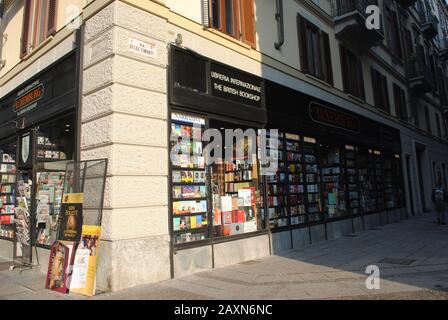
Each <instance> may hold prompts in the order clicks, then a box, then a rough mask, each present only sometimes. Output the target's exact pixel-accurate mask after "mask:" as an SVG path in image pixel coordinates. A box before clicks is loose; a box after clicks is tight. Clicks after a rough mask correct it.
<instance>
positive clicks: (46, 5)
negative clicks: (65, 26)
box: [21, 0, 57, 57]
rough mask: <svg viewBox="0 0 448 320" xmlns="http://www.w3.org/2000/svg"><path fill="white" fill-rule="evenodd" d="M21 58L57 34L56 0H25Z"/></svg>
mask: <svg viewBox="0 0 448 320" xmlns="http://www.w3.org/2000/svg"><path fill="white" fill-rule="evenodd" d="M24 3H25V6H24V16H23V28H22V44H21V56H22V57H23V56H25V55H27V54H28V53H29V52H30V51H31V50H33V49H35V48H36V47H38V46H39V44H41V43H42V42H44V41H45V40H46V39H47V38H48V37H50V36H51V35H53V34H54V33H55V32H56V21H57V20H56V13H57V1H56V0H25V1H24Z"/></svg>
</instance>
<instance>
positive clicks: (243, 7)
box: [209, 0, 256, 49]
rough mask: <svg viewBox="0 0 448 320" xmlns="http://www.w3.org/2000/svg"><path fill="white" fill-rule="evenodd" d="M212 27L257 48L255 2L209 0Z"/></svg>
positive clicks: (246, 0) (251, 0)
mask: <svg viewBox="0 0 448 320" xmlns="http://www.w3.org/2000/svg"><path fill="white" fill-rule="evenodd" d="M209 7H210V13H209V15H210V26H211V27H212V28H214V29H217V30H219V31H221V32H223V33H225V34H228V35H229V36H231V37H233V38H235V39H237V40H240V41H242V42H244V43H246V44H247V45H250V46H251V47H252V48H254V49H255V48H256V37H255V15H254V0H209Z"/></svg>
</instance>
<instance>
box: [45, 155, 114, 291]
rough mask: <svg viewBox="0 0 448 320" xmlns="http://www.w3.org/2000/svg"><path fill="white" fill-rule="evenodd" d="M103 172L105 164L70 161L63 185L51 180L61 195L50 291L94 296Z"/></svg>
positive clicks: (52, 258)
mask: <svg viewBox="0 0 448 320" xmlns="http://www.w3.org/2000/svg"><path fill="white" fill-rule="evenodd" d="M106 170H107V160H89V161H81V162H73V161H71V162H68V163H67V165H66V170H65V173H64V175H63V177H64V178H63V181H62V183H60V181H59V180H54V182H55V183H56V184H57V185H58V186H62V194H61V201H60V202H59V206H58V207H59V208H58V214H57V221H58V223H57V226H58V227H57V230H56V231H57V233H56V234H55V240H54V241H53V242H52V245H51V252H50V260H49V263H48V272H47V278H46V283H45V287H46V288H47V289H49V290H53V291H57V292H61V293H68V292H69V291H71V292H76V293H80V294H83V295H87V296H93V295H94V294H95V288H96V268H97V256H98V250H99V244H100V236H101V216H102V205H103V196H104V186H105V177H106ZM48 177H50V175H49V176H48ZM53 177H54V179H56V178H58V177H60V175H53ZM45 181H46V183H44V184H43V186H47V185H48V181H47V180H45ZM42 190H45V191H46V190H47V187H43V188H42ZM45 194H46V192H44V202H45V198H46V196H45Z"/></svg>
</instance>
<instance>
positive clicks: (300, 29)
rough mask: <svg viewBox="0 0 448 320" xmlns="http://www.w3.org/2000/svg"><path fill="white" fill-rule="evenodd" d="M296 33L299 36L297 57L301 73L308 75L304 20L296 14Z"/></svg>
mask: <svg viewBox="0 0 448 320" xmlns="http://www.w3.org/2000/svg"><path fill="white" fill-rule="evenodd" d="M297 33H298V36H299V55H300V68H301V70H302V72H305V73H308V71H309V65H308V41H307V33H306V22H305V19H304V18H303V17H302V16H301V15H300V14H297Z"/></svg>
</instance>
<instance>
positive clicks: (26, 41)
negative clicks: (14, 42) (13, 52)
mask: <svg viewBox="0 0 448 320" xmlns="http://www.w3.org/2000/svg"><path fill="white" fill-rule="evenodd" d="M32 5H33V2H32V0H25V1H24V9H23V24H22V40H21V44H20V57H21V58H23V57H24V56H25V55H26V54H27V53H28V49H29V45H30V39H31V38H30V36H31V34H30V25H31V10H32V7H33V6H32Z"/></svg>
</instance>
